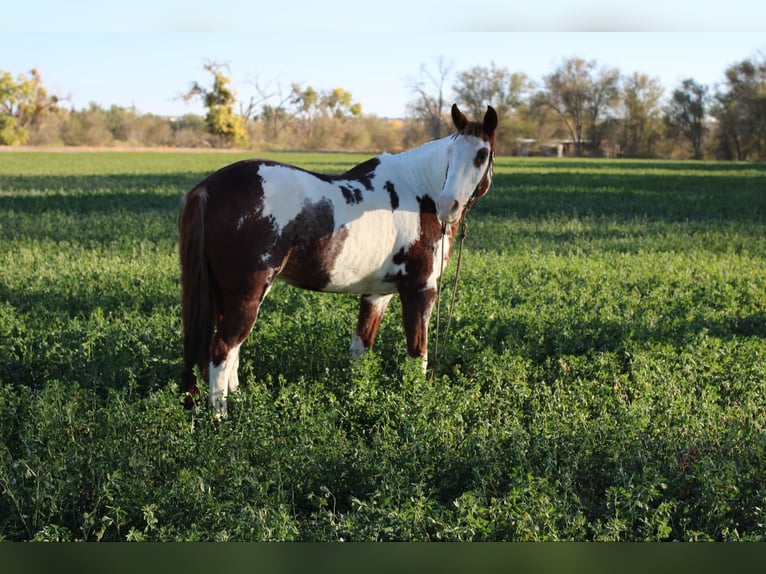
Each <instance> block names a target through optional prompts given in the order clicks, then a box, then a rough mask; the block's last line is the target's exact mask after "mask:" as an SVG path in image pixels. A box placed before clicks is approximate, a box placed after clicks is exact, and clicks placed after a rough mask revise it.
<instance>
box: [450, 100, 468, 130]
mask: <svg viewBox="0 0 766 574" xmlns="http://www.w3.org/2000/svg"><path fill="white" fill-rule="evenodd" d="M452 123H453V124H455V127H456V128H457V131H459V132H462V131H463V128H464V127H465V125H466V124H467V123H468V119H467V118H466V117H465V115H463V112H461V111H460V110H459V109H458V107H457V104H452Z"/></svg>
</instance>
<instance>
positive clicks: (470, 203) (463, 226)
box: [431, 150, 495, 378]
mask: <svg viewBox="0 0 766 574" xmlns="http://www.w3.org/2000/svg"><path fill="white" fill-rule="evenodd" d="M494 162H495V150H490V152H489V161H488V162H487V169H486V170H485V171H484V175H483V176H482V178H481V179H480V180H479V183H478V184H477V185H476V188H475V189H474V190H473V193H472V194H471V197H469V198H468V201H466V202H465V206H463V212H462V213H461V214H460V220H459V221H460V244H459V245H458V251H457V264H456V267H455V282H454V284H453V286H452V296H451V297H450V304H449V311H448V313H447V328H446V329H445V330H444V336H443V337H442V339H443V342H444V343H445V344H446V343H447V337H448V336H449V328H450V324H451V323H452V312H453V311H454V309H455V297H456V296H457V285H458V279H459V278H460V263H461V261H462V259H463V243H464V242H465V237H466V233H467V230H468V224H467V223H466V221H465V218H466V216H467V215H468V212H469V211H470V210H471V208H472V207H473V206H474V204H475V203H476V201H478V199H479V197H481V186H482V184H483V183H484V181H485V180H486V179H487V177H489V176H490V174H491V173H492V166H493V165H494ZM491 184H492V180H491V179H490V181H489V185H491ZM489 185H488V186H487V190H489ZM446 234H447V224H446V223H442V238H441V241H442V257H441V268H440V271H439V290H438V292H437V295H436V338H435V340H434V368H433V369H432V371H431V378H433V377H434V376H435V375H436V367H437V366H438V365H439V315H440V313H439V310H440V307H441V293H442V284H443V282H444V236H445V235H446Z"/></svg>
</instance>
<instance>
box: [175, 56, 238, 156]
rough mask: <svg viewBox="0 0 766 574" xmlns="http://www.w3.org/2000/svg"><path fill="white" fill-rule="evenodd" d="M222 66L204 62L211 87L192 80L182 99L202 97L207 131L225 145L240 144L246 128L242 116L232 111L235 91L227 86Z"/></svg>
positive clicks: (227, 80) (228, 79)
mask: <svg viewBox="0 0 766 574" xmlns="http://www.w3.org/2000/svg"><path fill="white" fill-rule="evenodd" d="M224 67H225V65H224V64H219V63H216V62H207V63H205V70H206V71H207V72H210V73H211V74H212V75H213V85H212V87H210V88H207V89H206V88H203V87H202V86H201V85H200V84H198V83H197V82H194V84H193V85H192V87H191V89H190V90H189V91H188V92H187V93H186V94H185V95H184V99H185V100H189V99H191V98H194V97H200V98H202V101H203V102H204V103H205V107H206V108H207V116H206V117H205V121H206V122H207V129H208V132H209V133H210V134H212V135H213V136H216V137H218V138H220V139H221V140H222V141H223V142H224V144H226V145H230V146H232V145H233V146H241V145H243V144H244V143H245V142H246V141H247V130H246V129H245V123H244V120H243V118H242V116H240V115H238V114H237V113H236V112H235V111H234V104H235V103H236V101H237V97H236V92H235V91H234V90H232V88H230V87H229V84H230V83H231V79H230V78H229V77H227V76H225V75H224V73H223V72H222V71H221V69H222V68H224Z"/></svg>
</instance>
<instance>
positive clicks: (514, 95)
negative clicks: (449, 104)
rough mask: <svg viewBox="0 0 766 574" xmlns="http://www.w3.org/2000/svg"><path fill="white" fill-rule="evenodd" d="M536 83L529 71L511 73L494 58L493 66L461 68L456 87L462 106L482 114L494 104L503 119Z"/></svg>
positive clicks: (479, 116) (472, 113)
mask: <svg viewBox="0 0 766 574" xmlns="http://www.w3.org/2000/svg"><path fill="white" fill-rule="evenodd" d="M531 87H532V83H531V82H530V80H529V78H528V77H527V75H526V74H522V73H513V74H512V73H510V72H509V71H508V70H507V69H506V68H498V67H497V66H495V63H494V62H492V64H491V66H490V67H489V68H486V67H484V66H474V67H473V68H471V69H469V70H466V71H465V72H460V73H459V74H458V76H457V81H456V82H455V84H454V86H453V87H452V89H453V90H454V92H455V96H456V98H457V100H458V102H459V103H460V104H461V106H462V107H463V108H464V109H465V111H466V113H468V114H469V115H470V116H471V117H475V118H481V117H483V116H484V112H486V111H487V105H492V107H493V108H495V111H497V115H498V119H499V120H500V121H501V122H502V120H503V119H504V118H505V117H507V116H508V115H510V114H511V113H512V112H513V110H514V109H516V108H517V107H518V106H520V105H521V104H522V103H523V102H524V99H525V96H526V94H527V92H529V90H530V89H531Z"/></svg>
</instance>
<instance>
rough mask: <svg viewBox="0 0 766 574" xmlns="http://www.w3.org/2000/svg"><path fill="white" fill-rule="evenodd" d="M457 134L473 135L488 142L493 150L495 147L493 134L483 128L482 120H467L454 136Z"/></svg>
mask: <svg viewBox="0 0 766 574" xmlns="http://www.w3.org/2000/svg"><path fill="white" fill-rule="evenodd" d="M457 136H474V137H477V138H479V139H481V140H484V141H486V142H489V144H490V146H491V149H492V150H493V151H494V149H495V134H494V133H491V134H490V133H487V132H486V130H485V129H484V124H483V123H482V122H476V121H469V122H467V123H466V124H465V126H463V129H462V130H460V131H459V132H457V133H455V137H457Z"/></svg>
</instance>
